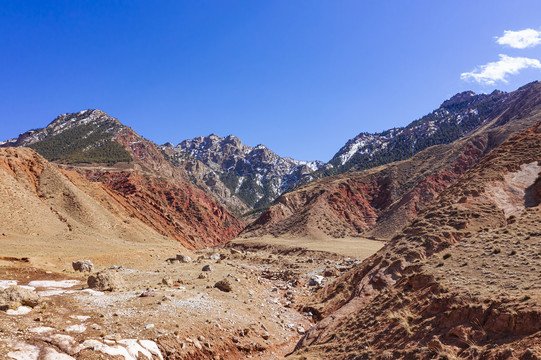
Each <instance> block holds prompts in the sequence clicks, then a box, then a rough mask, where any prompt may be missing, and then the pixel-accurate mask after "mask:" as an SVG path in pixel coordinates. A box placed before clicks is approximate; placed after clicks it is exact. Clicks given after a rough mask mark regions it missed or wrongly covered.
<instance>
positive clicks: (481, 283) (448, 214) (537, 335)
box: [297, 123, 541, 359]
mask: <svg viewBox="0 0 541 360" xmlns="http://www.w3.org/2000/svg"><path fill="white" fill-rule="evenodd" d="M540 182H541V123H538V124H537V125H536V126H534V127H532V128H530V129H528V130H527V131H524V132H522V133H520V134H518V135H516V136H513V137H512V138H510V139H509V140H508V141H506V142H505V143H504V144H502V145H501V146H500V147H498V148H496V149H494V150H493V151H492V152H490V153H489V154H488V155H487V156H485V157H484V158H483V159H482V160H481V161H480V162H479V163H478V164H477V165H475V166H474V167H473V168H472V169H470V170H469V171H468V172H466V173H465V174H464V175H463V176H462V177H461V178H460V179H459V180H458V181H457V182H456V183H455V184H453V185H451V186H450V187H448V188H447V189H446V190H444V191H443V192H442V193H441V195H440V196H439V198H438V199H437V200H436V201H434V202H433V203H432V204H431V205H429V206H428V207H427V208H426V209H425V210H423V211H422V212H421V213H420V214H419V215H418V216H417V217H416V218H415V220H414V221H413V222H412V223H411V224H410V225H409V226H407V227H406V228H405V229H404V230H403V231H402V232H401V233H400V234H399V235H398V236H396V237H395V238H394V239H393V240H391V241H390V242H389V243H388V244H387V245H386V246H385V247H384V248H382V249H381V250H380V251H379V252H378V253H376V254H375V255H373V256H372V257H371V258H369V259H367V260H366V261H364V262H363V263H361V264H360V265H359V266H357V267H356V268H354V269H353V270H352V271H350V272H349V273H347V274H345V275H343V276H342V277H341V278H339V279H338V280H337V281H336V282H335V283H334V284H332V285H330V286H328V287H325V288H323V289H322V290H321V291H320V292H319V293H318V294H317V295H316V296H315V297H314V298H313V299H312V300H313V302H312V303H311V305H309V306H307V308H306V309H307V310H310V311H312V312H313V313H315V314H317V316H319V317H321V318H323V320H322V321H321V322H319V323H318V325H317V326H316V327H314V328H313V329H311V330H310V331H309V332H308V333H307V334H306V336H305V337H304V338H303V339H302V341H301V342H300V343H299V344H298V347H297V350H298V354H299V355H300V354H302V355H303V356H305V357H306V358H307V359H311V358H314V359H322V358H333V359H350V358H357V359H374V358H377V359H380V358H381V359H433V358H440V359H441V358H445V359H455V358H464V359H538V358H539V357H540V356H541V284H540V283H539V281H538V280H539V274H540V273H541V253H540V252H539V248H540V246H541V232H540V230H539V224H540V223H541V206H540V204H539V199H540V197H539V183H540Z"/></svg>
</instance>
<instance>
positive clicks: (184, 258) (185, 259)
mask: <svg viewBox="0 0 541 360" xmlns="http://www.w3.org/2000/svg"><path fill="white" fill-rule="evenodd" d="M177 260H178V261H180V262H181V263H184V264H187V263H189V262H191V261H192V258H191V257H189V256H188V255H184V254H178V255H177Z"/></svg>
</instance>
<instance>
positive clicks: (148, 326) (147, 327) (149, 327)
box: [144, 324, 154, 330]
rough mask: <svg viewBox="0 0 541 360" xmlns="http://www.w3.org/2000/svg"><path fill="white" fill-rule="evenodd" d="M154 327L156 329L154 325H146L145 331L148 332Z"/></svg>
mask: <svg viewBox="0 0 541 360" xmlns="http://www.w3.org/2000/svg"><path fill="white" fill-rule="evenodd" d="M153 327H154V324H148V325H145V327H144V329H145V330H148V329H152V328H153Z"/></svg>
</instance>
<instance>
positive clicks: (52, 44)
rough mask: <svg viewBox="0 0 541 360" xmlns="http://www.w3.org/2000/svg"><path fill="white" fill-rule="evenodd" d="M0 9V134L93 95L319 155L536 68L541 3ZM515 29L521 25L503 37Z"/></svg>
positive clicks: (147, 117)
mask: <svg viewBox="0 0 541 360" xmlns="http://www.w3.org/2000/svg"><path fill="white" fill-rule="evenodd" d="M0 8H1V11H0V33H1V34H2V36H1V37H0V49H2V50H1V51H2V54H1V56H0V77H1V86H0V106H1V108H2V115H1V120H0V130H1V131H0V138H1V139H7V138H12V137H15V136H17V135H18V134H19V133H21V132H24V131H26V130H28V129H31V128H37V127H43V126H45V125H47V124H48V123H49V122H50V121H52V120H53V119H54V117H56V116H57V115H58V114H61V113H65V112H77V111H80V110H83V109H87V108H91V109H94V108H98V109H101V110H103V111H105V112H107V113H109V114H110V115H111V116H114V117H117V118H119V120H120V121H121V122H123V123H124V124H126V125H129V126H131V127H133V128H134V129H135V130H136V131H137V132H138V133H139V134H140V135H142V136H144V137H146V138H148V139H151V140H153V141H155V142H157V143H164V142H166V141H171V142H173V143H175V144H176V143H178V142H180V141H182V140H183V139H187V138H192V137H195V136H204V135H208V134H210V133H216V134H218V135H222V136H226V135H228V134H234V135H236V136H238V137H239V138H240V139H241V140H242V141H243V142H244V143H246V144H248V145H252V146H255V145H257V144H260V143H262V144H265V145H266V146H268V147H269V148H270V149H272V150H274V151H275V152H277V153H278V154H279V155H281V156H291V157H293V158H296V159H300V160H315V159H318V160H324V161H328V160H329V159H330V158H331V157H332V156H333V154H334V153H335V152H336V151H338V149H339V148H340V147H341V146H342V145H343V144H344V143H345V142H346V141H347V140H348V139H350V138H352V137H354V136H355V135H357V134H358V133H359V132H362V131H369V132H374V131H382V130H385V129H388V128H391V127H396V126H404V125H406V124H408V123H409V122H411V121H413V120H415V119H417V118H419V117H421V116H422V115H424V114H426V113H428V112H430V111H432V110H433V109H435V108H437V107H438V105H439V104H440V103H441V102H442V101H443V100H445V99H446V98H448V97H450V96H452V95H453V94H455V93H457V92H460V91H464V90H473V91H475V92H491V91H493V90H494V89H501V90H506V91H510V90H514V89H516V88H517V87H520V86H522V85H524V84H525V83H527V82H530V81H533V80H538V79H540V78H541V68H540V67H541V65H540V64H539V59H541V46H535V45H537V40H536V39H537V38H536V34H537V33H538V32H539V31H541V18H540V16H539V14H541V2H540V1H520V0H515V1H494V0H492V1H480V0H476V1H471V0H470V1H434V0H431V1H359V0H357V1H347V0H341V1H331V0H329V1H318V0H306V1H291V0H284V1H252V0H249V1H221V0H213V1H152V2H151V1H44V0H41V1H30V0H28V1H18V0H14V1H9V0H5V1H2V2H1V3H0ZM525 29H531V30H532V31H533V33H532V32H530V33H518V35H517V33H508V34H507V36H506V37H504V31H512V32H518V31H521V30H525ZM498 39H500V40H498ZM502 39H503V40H502ZM524 45H526V46H524ZM520 47H524V48H520ZM536 61H537V62H536ZM491 63H493V64H492V65H490V64H491ZM487 64H488V65H487ZM538 65H539V66H538ZM482 66H487V67H485V68H482ZM509 71H511V72H513V71H514V72H515V74H508V75H506V76H505V77H503V76H504V75H505V74H506V72H509ZM502 74H503V75H502Z"/></svg>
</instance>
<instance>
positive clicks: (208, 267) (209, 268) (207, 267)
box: [201, 265, 214, 271]
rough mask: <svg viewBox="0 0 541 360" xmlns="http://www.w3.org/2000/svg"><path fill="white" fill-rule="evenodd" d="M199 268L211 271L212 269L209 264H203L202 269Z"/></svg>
mask: <svg viewBox="0 0 541 360" xmlns="http://www.w3.org/2000/svg"><path fill="white" fill-rule="evenodd" d="M201 270H203V271H212V270H214V269H213V268H212V266H210V265H205V266H203V269H201Z"/></svg>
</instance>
